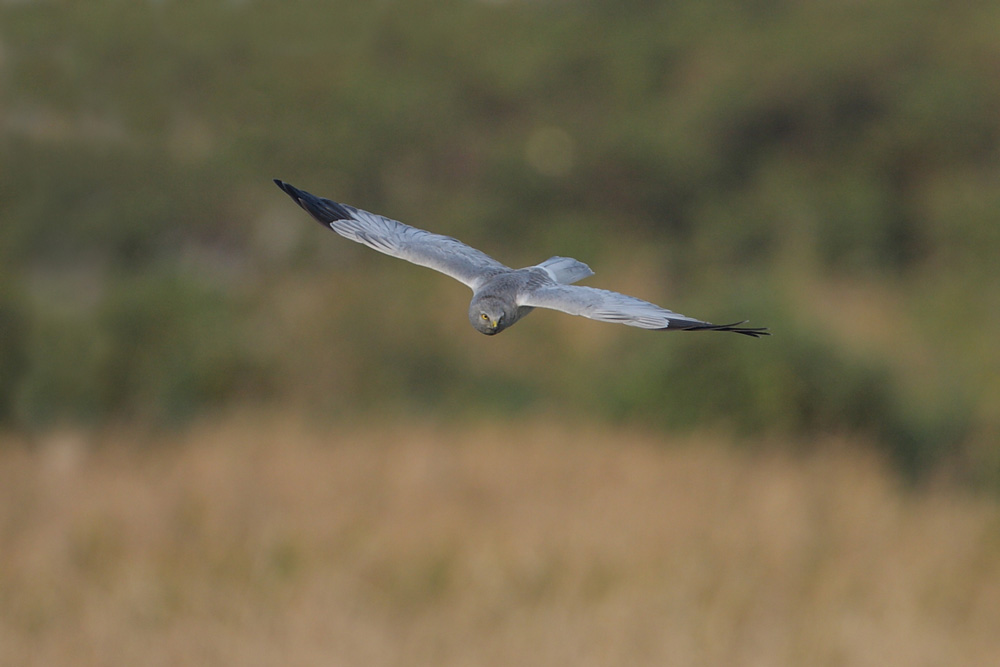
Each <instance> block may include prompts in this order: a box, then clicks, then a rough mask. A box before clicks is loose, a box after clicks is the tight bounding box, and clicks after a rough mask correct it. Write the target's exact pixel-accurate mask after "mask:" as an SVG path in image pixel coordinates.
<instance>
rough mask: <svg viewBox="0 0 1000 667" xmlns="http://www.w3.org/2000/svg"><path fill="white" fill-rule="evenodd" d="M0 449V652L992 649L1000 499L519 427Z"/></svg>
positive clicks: (267, 426) (815, 660) (136, 656)
mask: <svg viewBox="0 0 1000 667" xmlns="http://www.w3.org/2000/svg"><path fill="white" fill-rule="evenodd" d="M509 429H510V427H509V426H508V425H505V424H501V423H493V422H491V423H481V424H471V425H465V426H451V427H443V426H436V425H433V424H403V423H400V424H389V425H380V426H377V427H374V428H367V429H361V428H351V427H343V428H335V427H333V426H329V425H328V426H325V427H306V426H304V425H303V423H302V422H300V421H297V420H294V419H284V418H264V417H258V418H250V419H237V418H232V419H228V420H223V421H221V422H219V423H215V424H206V425H202V426H200V427H194V428H192V429H190V430H188V431H185V432H184V433H181V434H174V435H172V436H163V435H161V436H158V437H157V438H149V436H144V437H143V438H142V439H143V440H150V442H147V443H144V445H145V446H143V447H135V446H134V445H135V444H136V442H135V440H136V438H137V437H138V436H130V435H129V434H128V433H126V432H123V431H122V432H112V433H105V434H100V435H94V434H79V433H75V432H65V433H55V434H52V435H50V436H47V437H46V438H44V439H42V440H41V441H40V442H38V443H33V444H31V445H30V446H29V445H28V444H27V443H24V442H22V441H20V440H19V439H17V438H16V437H14V436H7V437H6V438H3V441H2V442H0V664H3V665H70V664H72V665H209V664H212V665H223V664H229V665H879V666H884V665H987V664H1000V632H998V629H1000V508H998V506H997V505H996V504H995V503H994V502H993V501H990V500H987V499H975V498H969V497H967V496H963V495H962V494H960V493H959V492H956V491H949V490H947V489H931V490H926V491H921V492H912V491H911V492H907V491H903V490H900V489H898V488H897V486H896V485H895V484H894V483H893V481H892V478H891V475H888V474H887V473H886V472H885V470H884V469H883V467H882V466H881V465H880V463H879V462H878V461H877V460H875V459H874V458H873V457H871V456H869V455H867V454H864V453H862V452H860V451H858V450H856V449H854V448H851V447H850V446H847V445H845V444H843V443H837V442H831V443H829V444H828V446H826V447H823V448H822V449H821V452H822V453H819V454H812V455H808V456H798V457H792V456H790V455H787V454H780V453H773V454H759V453H758V454H756V455H749V454H741V453H737V452H735V451H734V450H733V449H731V448H728V447H726V446H725V445H724V443H722V442H714V441H712V439H711V438H709V437H702V438H699V439H687V440H683V441H677V442H669V443H665V442H664V441H663V438H662V436H654V435H651V434H648V433H643V432H638V431H636V432H626V433H618V432H614V431H612V430H610V429H608V428H605V427H595V428H586V427H583V426H575V427H566V426H559V425H557V424H549V423H543V422H535V423H531V424H528V425H522V426H517V427H515V428H514V430H513V431H511V430H509Z"/></svg>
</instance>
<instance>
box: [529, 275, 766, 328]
mask: <svg viewBox="0 0 1000 667" xmlns="http://www.w3.org/2000/svg"><path fill="white" fill-rule="evenodd" d="M517 303H518V305H520V306H533V307H535V308H551V309H553V310H561V311H562V312H564V313H569V314H570V315H581V316H583V317H589V318H590V319H592V320H600V321H601V322H616V323H618V324H627V325H629V326H630V327H641V328H643V329H671V330H673V329H677V330H681V331H734V332H736V333H741V334H744V335H747V336H753V337H755V338H756V337H758V336H769V335H770V333H769V332H768V331H767V329H766V328H748V327H741V326H739V325H740V324H743V323H742V322H734V323H733V324H712V323H710V322H703V321H701V320H696V319H694V318H691V317H687V316H686V315H680V314H678V313H675V312H673V311H670V310H667V309H666V308H660V307H659V306H657V305H656V304H652V303H650V302H648V301H643V300H642V299H637V298H635V297H634V296H628V295H627V294H620V293H618V292H611V291H608V290H603V289H596V288H593V287H579V286H576V285H545V286H543V287H538V288H536V289H534V290H529V291H527V292H525V293H524V294H522V295H520V296H519V298H518V301H517Z"/></svg>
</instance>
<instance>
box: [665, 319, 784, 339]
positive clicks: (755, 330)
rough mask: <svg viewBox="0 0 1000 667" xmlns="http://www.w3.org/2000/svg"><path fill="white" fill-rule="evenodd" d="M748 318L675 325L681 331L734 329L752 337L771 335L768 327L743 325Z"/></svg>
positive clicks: (733, 330) (734, 331)
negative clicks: (725, 321)
mask: <svg viewBox="0 0 1000 667" xmlns="http://www.w3.org/2000/svg"><path fill="white" fill-rule="evenodd" d="M746 322H747V320H743V321H742V322H733V323H732V324H709V323H708V322H704V323H701V324H692V325H690V326H684V325H683V324H681V325H680V326H677V327H673V328H675V329H680V330H681V331H732V332H733V333H738V334H743V335H744V336H750V337H752V338H760V337H761V336H770V335H771V332H770V331H768V330H767V327H741V326H740V325H741V324H745V323H746Z"/></svg>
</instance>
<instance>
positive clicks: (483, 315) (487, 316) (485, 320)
mask: <svg viewBox="0 0 1000 667" xmlns="http://www.w3.org/2000/svg"><path fill="white" fill-rule="evenodd" d="M480 317H481V318H483V321H484V322H489V321H490V316H489V315H487V314H486V313H482V314H481V315H480Z"/></svg>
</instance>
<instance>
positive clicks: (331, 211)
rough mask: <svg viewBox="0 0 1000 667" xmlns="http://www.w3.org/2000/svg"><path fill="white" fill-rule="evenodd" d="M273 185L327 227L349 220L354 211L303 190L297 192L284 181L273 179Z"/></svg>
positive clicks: (296, 189)
mask: <svg viewBox="0 0 1000 667" xmlns="http://www.w3.org/2000/svg"><path fill="white" fill-rule="evenodd" d="M274 184H275V185H277V186H278V187H279V188H281V190H282V191H283V192H284V193H285V194H286V195H288V196H289V197H291V198H292V201H294V202H295V203H296V204H298V205H299V206H301V207H302V208H304V209H305V210H306V211H307V212H308V213H309V215H311V216H312V217H314V218H316V220H318V221H319V222H320V223H321V224H323V225H324V226H327V225H329V224H330V223H331V222H336V221H337V220H350V219H351V218H352V217H353V216H352V215H351V213H352V211H354V210H355V209H353V208H351V207H350V206H346V205H344V204H338V203H337V202H335V201H331V200H329V199H324V198H322V197H317V196H316V195H314V194H310V193H308V192H306V191H305V190H299V189H298V188H296V187H295V186H293V185H289V184H288V183H285V182H284V181H282V180H280V179H277V178H275V179H274Z"/></svg>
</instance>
